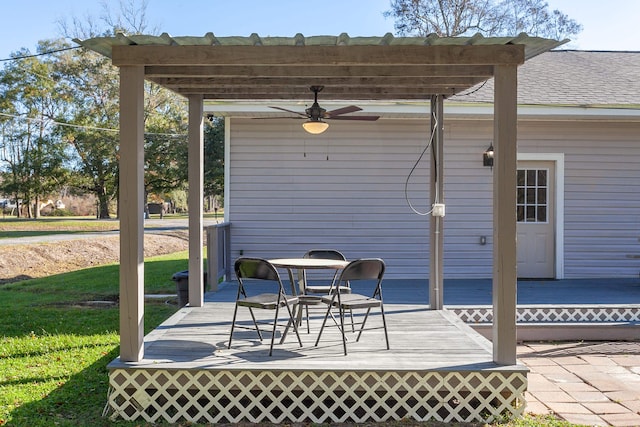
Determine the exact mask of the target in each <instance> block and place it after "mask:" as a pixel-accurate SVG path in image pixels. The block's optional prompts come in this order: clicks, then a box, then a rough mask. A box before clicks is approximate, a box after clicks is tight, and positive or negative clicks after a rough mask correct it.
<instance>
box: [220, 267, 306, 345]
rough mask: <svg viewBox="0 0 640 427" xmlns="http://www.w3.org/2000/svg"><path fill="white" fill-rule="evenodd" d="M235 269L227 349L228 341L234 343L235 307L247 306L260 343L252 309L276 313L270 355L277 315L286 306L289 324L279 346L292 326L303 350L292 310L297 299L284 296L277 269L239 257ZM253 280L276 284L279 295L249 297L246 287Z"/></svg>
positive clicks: (259, 333) (276, 325)
mask: <svg viewBox="0 0 640 427" xmlns="http://www.w3.org/2000/svg"><path fill="white" fill-rule="evenodd" d="M234 268H235V272H236V277H237V278H238V294H237V297H236V306H235V309H234V311H233V321H232V323H231V333H230V334H229V346H228V348H231V341H232V340H233V331H234V329H235V327H236V318H237V314H238V307H247V308H248V309H249V313H250V314H251V319H252V320H253V325H254V327H255V330H256V332H257V333H258V337H259V338H260V341H262V333H261V331H260V328H259V326H258V321H256V317H255V315H254V313H253V310H254V309H260V310H274V311H275V314H274V317H273V325H272V331H271V345H270V347H269V356H271V354H272V353H273V342H274V340H275V336H276V329H277V327H278V324H279V322H278V314H279V311H280V308H281V307H285V308H286V309H287V313H288V321H287V325H286V327H285V330H284V332H283V334H282V338H281V339H280V343H281V344H282V343H283V342H284V340H285V338H286V337H287V331H288V330H289V326H290V325H292V324H293V330H294V331H295V333H296V336H297V337H298V343H300V347H302V340H301V339H300V334H299V333H298V326H297V325H296V321H295V319H294V317H293V309H292V308H293V306H295V305H297V304H298V297H297V296H291V295H287V294H286V292H285V291H284V286H283V284H282V280H281V279H280V275H279V274H278V271H277V270H276V268H275V267H274V266H273V265H272V264H271V263H270V262H269V261H267V260H265V259H261V258H238V259H237V260H236V262H235V264H234ZM256 281H261V282H262V283H264V281H270V282H275V283H277V286H278V292H277V293H260V294H257V295H249V294H248V293H247V288H250V287H251V283H252V282H256ZM242 327H243V326H238V328H242ZM244 328H246V327H244ZM248 329H252V328H248Z"/></svg>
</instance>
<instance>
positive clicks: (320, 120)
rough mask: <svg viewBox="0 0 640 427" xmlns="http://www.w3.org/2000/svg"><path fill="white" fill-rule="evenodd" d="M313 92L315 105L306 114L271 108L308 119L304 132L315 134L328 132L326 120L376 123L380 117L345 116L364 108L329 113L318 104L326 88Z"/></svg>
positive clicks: (314, 87) (350, 107)
mask: <svg viewBox="0 0 640 427" xmlns="http://www.w3.org/2000/svg"><path fill="white" fill-rule="evenodd" d="M309 89H310V90H311V91H312V92H313V104H312V105H311V107H309V108H307V109H305V110H304V113H302V112H299V111H293V110H288V109H286V108H282V107H270V108H274V109H276V110H280V111H286V112H287V113H292V114H296V115H298V116H300V117H296V118H306V119H307V121H306V122H304V123H303V124H302V127H303V128H304V130H306V131H307V132H309V133H313V134H320V133H322V132H324V131H325V130H327V128H328V127H329V124H328V123H326V122H325V121H324V120H364V121H375V120H378V118H379V116H345V115H344V114H349V113H355V112H356V111H362V108H360V107H358V106H355V105H349V106H347V107H342V108H337V109H335V110H331V111H327V110H325V109H324V108H322V107H321V106H320V104H318V92H320V91H322V89H324V86H311V87H310V88H309Z"/></svg>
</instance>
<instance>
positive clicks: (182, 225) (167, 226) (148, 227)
mask: <svg viewBox="0 0 640 427" xmlns="http://www.w3.org/2000/svg"><path fill="white" fill-rule="evenodd" d="M144 223H145V227H144V232H145V233H148V234H158V233H165V232H167V231H174V230H187V229H188V228H189V227H188V223H189V222H188V219H187V218H170V219H155V218H154V219H147V220H145V222H144ZM215 223H216V221H215V220H213V219H208V218H207V219H206V220H205V221H204V225H205V226H208V225H213V224H215ZM116 224H117V223H116ZM119 233H120V231H97V232H88V233H64V234H47V235H43V236H24V237H11V238H7V239H0V245H24V244H30V243H47V242H59V241H63V240H78V239H89V238H96V237H104V236H117V235H118V234H119Z"/></svg>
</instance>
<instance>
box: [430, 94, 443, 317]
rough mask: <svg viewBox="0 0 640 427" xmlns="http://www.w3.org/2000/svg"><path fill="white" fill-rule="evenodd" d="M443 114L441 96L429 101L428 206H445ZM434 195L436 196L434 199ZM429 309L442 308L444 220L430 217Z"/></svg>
mask: <svg viewBox="0 0 640 427" xmlns="http://www.w3.org/2000/svg"><path fill="white" fill-rule="evenodd" d="M443 113H444V97H443V96H442V95H436V96H434V97H433V98H431V132H432V133H433V141H432V142H431V143H432V150H433V152H434V155H433V156H430V157H431V168H430V169H431V185H430V193H431V206H433V204H434V203H436V202H437V203H444V176H443V175H444V153H443V151H444V150H443V148H444V144H443V135H444V132H443V130H444V126H443V123H442V120H443V115H444V114H443ZM436 196H437V197H436ZM429 231H430V236H431V237H430V238H429V246H430V250H429V257H430V258H429V308H430V309H431V310H442V309H443V307H444V294H443V283H444V280H443V277H444V273H443V268H444V258H443V253H444V241H443V239H444V233H443V231H444V218H442V217H436V216H433V215H432V216H431V217H430V218H429Z"/></svg>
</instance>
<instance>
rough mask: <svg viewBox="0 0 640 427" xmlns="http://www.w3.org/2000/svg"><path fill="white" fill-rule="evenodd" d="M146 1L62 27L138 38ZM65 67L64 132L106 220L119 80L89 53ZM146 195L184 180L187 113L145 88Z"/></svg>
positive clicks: (166, 95) (71, 32)
mask: <svg viewBox="0 0 640 427" xmlns="http://www.w3.org/2000/svg"><path fill="white" fill-rule="evenodd" d="M147 4H148V0H138V1H136V0H128V1H126V2H125V1H123V0H121V1H120V2H119V10H118V11H117V12H113V11H112V10H110V9H109V8H108V6H107V4H106V2H105V3H104V5H103V6H104V17H103V18H102V22H103V23H104V24H106V25H107V27H108V28H107V29H106V30H102V32H101V33H99V31H100V30H98V29H99V28H100V25H99V24H95V22H93V21H91V20H87V21H83V22H80V21H79V20H76V19H74V20H73V23H72V25H71V26H68V25H66V24H65V23H60V26H61V28H62V29H63V32H64V33H65V36H67V37H74V38H75V37H77V38H88V37H95V36H97V35H99V34H100V35H112V34H115V33H116V32H118V31H125V32H128V33H130V34H139V33H141V32H144V31H145V29H146V22H145V21H146V20H145V10H146V7H147ZM75 55H76V58H75V59H74V60H73V61H70V62H69V64H68V68H67V75H68V77H67V78H68V79H69V85H68V87H69V88H70V91H69V96H70V97H72V98H73V105H74V108H73V109H72V111H70V114H69V115H68V117H66V122H67V123H73V124H74V125H77V127H76V128H75V129H68V130H67V131H66V136H67V140H68V141H69V143H70V144H71V145H72V146H73V147H74V148H75V150H76V152H77V155H78V159H79V165H80V170H81V171H82V172H83V175H84V176H85V178H86V181H85V183H86V188H87V190H89V191H91V192H93V193H94V194H95V195H96V197H97V199H98V203H99V209H98V211H99V213H98V216H99V217H100V218H108V217H109V216H110V215H109V205H110V202H111V201H112V200H113V199H114V198H116V197H117V194H118V185H119V184H118V179H117V177H118V152H119V137H118V133H117V129H118V128H119V119H118V114H119V108H118V102H119V76H118V70H117V68H116V67H114V66H113V65H112V64H111V61H110V60H109V59H108V58H105V57H103V56H101V55H98V54H96V53H94V52H90V51H87V50H84V49H82V50H80V51H78V52H77V53H75ZM144 90H145V113H144V117H145V154H146V156H145V195H146V194H149V193H158V194H163V193H166V192H168V191H169V190H170V189H171V188H176V187H179V186H180V185H181V183H182V182H184V181H185V180H186V170H187V168H186V108H185V103H184V100H183V99H182V98H180V97H179V96H178V95H176V94H174V93H171V92H169V91H168V90H166V89H163V88H161V87H160V86H157V85H154V84H151V83H145V88H144Z"/></svg>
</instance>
